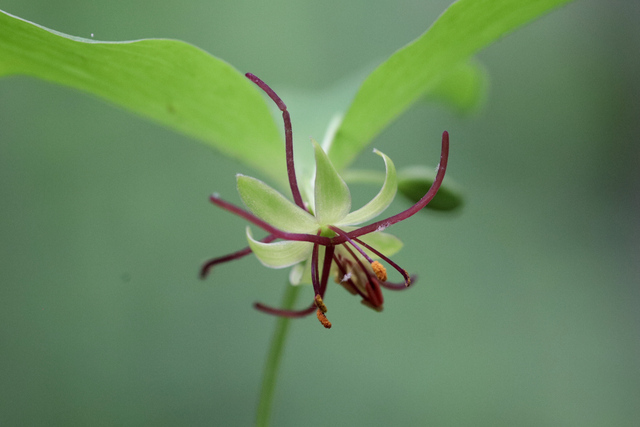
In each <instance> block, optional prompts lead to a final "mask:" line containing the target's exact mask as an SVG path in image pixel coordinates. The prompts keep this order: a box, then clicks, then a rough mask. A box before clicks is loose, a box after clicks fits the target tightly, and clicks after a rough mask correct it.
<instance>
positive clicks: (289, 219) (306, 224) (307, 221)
mask: <svg viewBox="0 0 640 427" xmlns="http://www.w3.org/2000/svg"><path fill="white" fill-rule="evenodd" d="M236 178H237V182H238V193H240V198H241V199H242V201H243V202H244V204H245V205H246V206H247V208H249V210H250V211H251V212H252V213H253V214H254V215H255V216H257V217H258V218H260V219H262V220H264V221H266V222H268V223H269V224H270V225H272V226H274V227H276V228H278V229H280V230H282V231H287V232H290V233H314V234H315V232H316V231H317V229H318V223H317V221H316V219H315V218H314V216H313V215H311V214H310V213H309V212H307V211H305V210H303V209H301V208H300V207H299V206H297V205H295V204H294V203H293V202H291V201H290V200H289V199H287V198H286V197H284V196H283V195H282V194H281V193H279V192H278V191H276V190H274V189H273V188H271V187H270V186H268V185H267V184H265V183H264V182H262V181H260V180H259V179H256V178H252V177H250V176H246V175H241V174H238V175H237V176H236Z"/></svg>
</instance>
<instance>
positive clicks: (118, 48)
mask: <svg viewBox="0 0 640 427" xmlns="http://www.w3.org/2000/svg"><path fill="white" fill-rule="evenodd" d="M10 74H23V75H29V76H33V77H37V78H40V79H44V80H48V81H52V82H55V83H59V84H62V85H65V86H70V87H73V88H76V89H80V90H82V91H85V92H89V93H91V94H94V95H97V96H99V97H101V98H104V99H107V100H109V101H111V102H113V103H115V104H118V105H120V106H122V107H124V108H126V109H129V110H131V111H135V112H136V113H139V114H142V115H144V116H147V117H149V118H151V119H153V120H155V121H158V122H160V123H163V124H165V125H167V126H170V127H172V128H174V129H176V130H179V131H182V132H184V133H186V134H188V135H191V136H193V137H196V138H198V139H200V140H202V141H205V142H207V143H209V144H211V145H212V146H214V147H215V148H217V149H218V150H220V151H221V152H222V153H224V154H226V155H228V156H231V157H234V158H236V159H239V160H241V161H243V162H244V163H246V164H248V165H250V166H252V167H254V168H256V169H258V170H261V171H262V172H264V173H266V174H268V175H270V176H272V177H275V178H277V179H283V178H284V171H285V162H284V149H283V143H282V142H281V138H280V135H279V132H278V128H277V127H276V124H275V122H274V120H273V117H272V115H271V113H270V112H269V109H268V107H267V104H266V102H265V99H264V97H263V95H262V94H261V93H260V92H259V90H258V89H257V88H256V87H255V85H254V84H253V83H251V82H250V81H249V80H248V79H246V78H245V77H244V76H243V75H242V74H241V73H240V72H238V71H237V70H236V69H235V68H233V67H232V66H231V65H229V64H227V63H226V62H224V61H222V60H220V59H217V58H215V57H213V56H211V55H209V54H207V53H206V52H204V51H202V50H200V49H198V48H196V47H194V46H192V45H190V44H187V43H184V42H181V41H176V40H162V39H149V40H138V41H129V42H99V41H95V40H87V39H82V38H78V37H73V36H68V35H65V34H62V33H59V32H56V31H53V30H49V29H47V28H44V27H41V26H38V25H36V24H33V23H31V22H28V21H25V20H23V19H20V18H17V17H15V16H12V15H9V14H7V13H5V12H2V11H0V75H10ZM274 165H278V167H274ZM280 166H281V167H280Z"/></svg>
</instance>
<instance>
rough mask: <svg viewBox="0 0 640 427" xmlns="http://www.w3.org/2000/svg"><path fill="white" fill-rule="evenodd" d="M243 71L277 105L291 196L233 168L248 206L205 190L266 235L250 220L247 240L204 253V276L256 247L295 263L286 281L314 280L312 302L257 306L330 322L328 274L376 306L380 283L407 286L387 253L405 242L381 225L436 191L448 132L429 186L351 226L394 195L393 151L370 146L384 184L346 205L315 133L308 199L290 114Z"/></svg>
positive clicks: (265, 259)
mask: <svg viewBox="0 0 640 427" xmlns="http://www.w3.org/2000/svg"><path fill="white" fill-rule="evenodd" d="M246 76H247V78H249V79H250V80H251V81H253V82H254V83H255V84H257V85H258V86H259V87H260V88H261V89H262V90H264V91H265V92H266V93H267V95H269V97H270V98H271V99H272V100H273V101H274V102H275V103H276V104H277V105H278V108H279V109H280V110H281V111H282V116H283V120H284V128H285V150H286V159H287V174H288V178H289V186H290V188H291V193H292V196H293V202H292V201H290V200H289V199H288V198H286V197H285V196H284V195H282V194H281V193H280V192H278V191H277V190H275V189H273V188H271V187H270V186H269V185H267V184H265V183H264V182H262V181H260V180H258V179H256V178H252V177H249V176H245V175H241V174H238V175H237V184H238V192H239V194H240V198H241V199H242V201H243V203H244V204H245V206H246V207H247V208H248V210H245V209H242V208H240V207H238V206H235V205H233V204H231V203H229V202H226V201H224V200H223V199H221V198H220V197H219V195H218V194H213V195H212V196H210V200H211V202H212V203H214V204H215V205H217V206H219V207H221V208H223V209H226V210H228V211H230V212H232V213H234V214H236V215H238V216H241V217H243V218H245V219H246V220H247V221H249V222H250V223H252V224H254V225H256V226H258V227H260V228H262V229H263V230H265V231H266V232H267V233H268V235H267V236H266V237H264V238H263V239H261V240H257V239H255V238H254V237H253V233H252V232H251V229H250V227H247V229H246V235H247V241H248V243H249V246H248V247H246V248H244V249H242V250H240V251H237V252H234V253H232V254H229V255H226V256H223V257H219V258H214V259H212V260H210V261H208V262H207V263H205V264H204V265H203V267H202V270H201V277H205V276H206V275H207V274H208V272H209V271H210V269H211V268H212V267H213V266H214V265H217V264H220V263H223V262H227V261H231V260H235V259H238V258H241V257H243V256H246V255H248V254H250V253H254V254H255V255H256V257H257V258H258V260H259V261H260V262H261V263H262V264H264V265H265V266H267V267H270V268H285V267H291V266H292V267H293V268H292V270H291V273H290V276H289V278H290V281H291V283H292V284H294V285H295V284H299V283H311V284H312V285H313V290H314V299H313V302H312V304H311V305H310V306H309V307H308V308H306V309H304V310H281V309H276V308H272V307H268V306H266V305H263V304H260V303H256V304H255V307H256V308H257V309H259V310H261V311H263V312H266V313H270V314H274V315H279V316H287V317H301V316H306V315H308V314H311V313H312V312H313V311H316V315H317V317H318V320H319V321H320V323H322V325H323V326H325V327H326V328H330V327H331V323H330V322H329V320H328V319H327V317H326V314H325V313H326V312H327V308H326V305H325V303H324V301H323V297H324V294H325V291H326V289H327V283H328V280H329V278H330V277H333V279H334V281H335V282H336V283H339V284H340V285H342V286H343V287H344V288H345V289H346V290H347V291H349V292H350V293H352V294H354V295H359V296H360V297H361V298H362V303H363V304H364V305H366V306H368V307H370V308H372V309H374V310H377V311H381V310H382V304H383V297H382V291H381V287H384V288H388V289H394V290H400V289H405V288H407V287H409V286H410V285H411V284H412V282H413V281H414V280H415V277H411V276H409V274H408V273H407V272H406V271H405V270H404V269H402V268H401V267H400V266H398V265H397V264H396V263H394V262H393V261H392V260H391V259H390V258H389V256H391V255H393V254H394V253H395V252H397V251H398V250H399V249H400V248H401V247H402V242H400V240H399V239H397V238H396V237H394V236H392V235H390V234H387V233H384V232H383V230H385V229H386V228H387V227H389V226H391V225H393V224H395V223H397V222H400V221H402V220H405V219H407V218H409V217H410V216H412V215H414V214H415V213H417V212H418V211H419V210H421V209H422V208H424V207H425V206H426V205H427V204H428V203H429V202H430V201H431V200H432V199H433V197H434V196H435V195H436V193H437V191H438V189H439V187H440V185H441V183H442V180H443V178H444V175H445V171H446V167H447V159H448V153H449V134H448V133H447V132H446V131H445V132H444V133H443V134H442V148H441V155H440V163H439V165H438V170H437V174H436V179H435V181H434V183H433V185H432V186H431V188H430V189H429V191H428V192H427V193H426V194H425V195H424V196H423V197H422V198H421V199H420V200H419V201H418V202H417V203H416V204H415V205H413V206H412V207H410V208H409V209H407V210H405V211H403V212H400V213H398V214H396V215H393V216H390V217H388V218H386V219H383V220H378V221H376V222H373V223H371V224H368V225H365V226H362V227H356V226H359V225H360V224H363V223H365V222H367V221H370V220H372V219H373V218H375V217H377V216H378V215H380V214H381V213H382V212H383V211H384V210H385V209H386V208H387V207H388V206H389V205H390V204H391V202H392V200H393V198H394V197H395V194H396V191H397V178H396V170H395V166H394V164H393V162H392V161H391V159H390V158H389V157H387V156H386V155H385V154H383V153H381V152H380V151H378V150H374V152H375V153H376V154H378V155H379V156H381V157H382V158H383V160H384V162H385V169H386V177H385V181H384V184H383V186H382V188H381V189H380V191H379V192H378V194H377V195H376V196H375V197H374V198H373V199H372V200H371V201H370V202H369V203H367V204H366V205H364V206H363V207H362V208H360V209H357V210H355V211H352V212H351V195H350V192H349V188H348V187H347V184H346V183H345V182H344V180H343V179H342V178H341V177H340V175H339V174H338V172H337V171H336V169H335V168H334V166H333V165H332V163H331V161H330V159H329V157H328V156H327V154H326V153H325V152H324V150H323V149H322V147H320V145H319V144H318V143H317V142H315V141H313V140H312V144H313V147H314V151H315V160H316V170H315V180H314V186H313V197H312V199H311V200H308V201H307V203H305V202H304V201H303V198H302V195H301V193H300V190H299V187H298V182H297V177H296V173H295V166H294V162H293V136H292V129H291V119H290V117H289V112H288V111H287V107H286V105H285V104H284V102H282V100H281V99H280V98H279V97H278V95H276V93H275V92H274V91H273V90H272V89H271V88H270V87H269V86H267V85H266V84H265V83H264V82H263V81H262V80H260V79H259V78H257V77H256V76H254V75H253V74H250V73H247V74H246ZM378 259H380V260H382V261H383V262H385V263H386V264H387V265H389V266H390V267H392V268H393V269H395V270H396V271H398V273H400V275H401V276H402V277H403V282H401V283H391V282H388V281H387V272H386V268H385V267H384V266H383V265H382V263H381V262H380V261H378Z"/></svg>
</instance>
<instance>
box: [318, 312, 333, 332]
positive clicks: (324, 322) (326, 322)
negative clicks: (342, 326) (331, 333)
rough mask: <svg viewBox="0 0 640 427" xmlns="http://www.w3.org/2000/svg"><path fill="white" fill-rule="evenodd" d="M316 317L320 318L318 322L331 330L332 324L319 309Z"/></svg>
mask: <svg viewBox="0 0 640 427" xmlns="http://www.w3.org/2000/svg"><path fill="white" fill-rule="evenodd" d="M316 316H318V320H319V321H320V323H322V326H324V327H325V328H327V329H331V322H329V319H327V316H325V315H324V313H323V312H322V310H320V309H318V311H316Z"/></svg>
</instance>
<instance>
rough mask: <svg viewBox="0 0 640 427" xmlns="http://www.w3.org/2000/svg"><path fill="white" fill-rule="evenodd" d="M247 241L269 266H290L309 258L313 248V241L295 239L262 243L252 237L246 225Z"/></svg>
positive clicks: (261, 260)
mask: <svg viewBox="0 0 640 427" xmlns="http://www.w3.org/2000/svg"><path fill="white" fill-rule="evenodd" d="M247 241H248V242H249V247H250V248H251V250H252V251H253V253H254V254H255V256H256V257H257V258H258V260H260V262H261V263H262V264H263V265H264V266H266V267H269V268H285V267H290V266H292V265H294V264H297V263H299V262H301V261H304V260H305V259H307V258H309V257H310V256H311V251H312V250H313V243H309V242H298V241H295V240H284V241H281V242H275V243H263V242H261V241H259V240H256V239H254V238H253V236H252V235H251V229H250V228H249V227H247Z"/></svg>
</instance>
